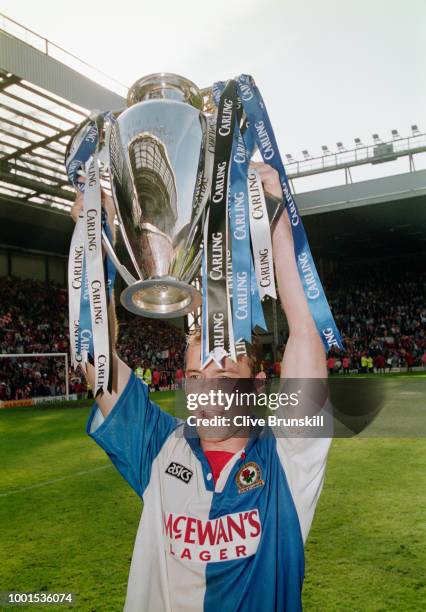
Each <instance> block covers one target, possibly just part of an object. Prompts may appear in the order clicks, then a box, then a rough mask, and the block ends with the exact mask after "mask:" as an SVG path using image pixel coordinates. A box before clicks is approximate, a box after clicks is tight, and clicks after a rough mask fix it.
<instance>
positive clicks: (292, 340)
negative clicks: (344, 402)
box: [253, 163, 327, 378]
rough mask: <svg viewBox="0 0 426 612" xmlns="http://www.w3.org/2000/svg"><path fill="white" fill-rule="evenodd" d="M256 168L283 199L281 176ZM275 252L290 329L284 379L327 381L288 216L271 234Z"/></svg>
mask: <svg viewBox="0 0 426 612" xmlns="http://www.w3.org/2000/svg"><path fill="white" fill-rule="evenodd" d="M253 165H254V166H255V168H256V170H257V172H258V173H259V176H260V178H261V180H262V184H263V188H264V190H265V192H266V194H268V193H269V194H271V195H272V196H274V197H277V198H280V199H282V197H283V193H282V189H281V184H280V180H279V176H278V172H277V171H276V170H274V168H272V167H271V166H268V165H267V164H261V163H255V164H253ZM272 249H273V255H274V264H275V275H276V281H277V285H278V293H279V296H280V299H281V304H282V306H283V310H284V313H285V316H286V318H287V322H288V326H289V339H288V342H287V346H286V349H285V352H284V357H283V361H282V364H281V377H282V378H327V368H326V360H325V353H324V349H323V346H322V342H321V338H320V337H319V334H318V332H317V329H316V327H315V323H314V321H313V319H312V316H311V313H310V310H309V307H308V303H307V301H306V297H305V294H304V292H303V287H302V283H301V281H300V278H299V273H298V270H297V264H296V257H295V253H294V244H293V236H292V233H291V227H290V220H289V218H288V215H287V213H284V214H281V215H280V217H279V219H278V220H277V221H276V224H275V226H274V229H273V233H272Z"/></svg>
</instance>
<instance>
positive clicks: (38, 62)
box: [0, 15, 426, 258]
mask: <svg viewBox="0 0 426 612" xmlns="http://www.w3.org/2000/svg"><path fill="white" fill-rule="evenodd" d="M0 17H2V16H1V15H0ZM8 21H10V20H8ZM2 25H3V29H2V28H1V27H0V57H1V63H0V121H1V125H0V221H1V222H0V244H2V245H10V246H12V247H17V248H23V249H30V250H39V251H45V252H51V253H58V254H59V253H61V254H63V255H66V253H67V250H68V248H69V239H70V235H71V232H72V226H73V224H72V222H71V220H70V217H69V214H68V211H69V207H70V205H71V203H72V201H73V199H74V193H73V189H72V188H71V187H70V186H69V184H68V181H67V177H66V174H65V168H64V153H65V148H66V144H67V142H68V139H69V137H70V134H71V133H72V132H73V130H74V129H75V128H76V126H77V125H78V124H79V123H81V122H82V121H83V120H84V119H85V118H86V117H87V116H88V114H89V109H93V108H101V109H107V108H108V109H113V110H115V109H118V108H123V106H124V105H125V100H124V97H123V95H125V86H123V85H122V84H117V83H115V84H114V83H111V82H105V80H104V79H105V75H101V77H102V78H101V79H99V78H97V77H96V75H95V74H94V73H93V70H94V69H93V67H91V66H88V65H87V64H85V63H84V62H81V61H80V60H78V58H75V57H74V56H67V57H65V55H66V52H65V51H64V50H63V49H60V48H58V47H56V46H55V45H52V43H51V42H50V41H47V40H46V39H43V38H41V37H38V36H37V35H35V34H34V33H29V31H28V30H26V29H25V28H23V27H22V26H19V24H16V23H15V22H12V25H13V26H14V28H16V27H19V28H21V29H23V30H24V32H25V36H22V35H21V34H19V32H16V31H15V30H13V32H12V33H11V32H10V31H6V30H5V21H4V16H3V21H2ZM29 34H31V36H29ZM24 41H25V42H24ZM34 41H35V42H34ZM70 60H72V62H71V61H70ZM77 60H78V62H79V63H78V64H77V65H76V63H75V61H77ZM64 61H65V62H66V63H63V62H64ZM98 76H99V75H98ZM203 93H204V95H206V96H207V94H208V91H207V90H203ZM414 128H416V130H414ZM412 130H413V134H412V136H411V137H410V138H401V137H400V136H399V134H398V133H395V134H394V133H393V132H396V130H393V132H392V138H393V140H392V142H385V143H381V142H379V143H377V142H376V143H375V144H374V145H372V146H364V145H363V144H362V143H361V144H359V143H358V144H357V145H356V147H355V149H352V150H346V149H344V148H343V149H342V146H339V145H342V143H337V151H336V152H331V151H330V150H329V149H328V147H325V146H324V147H323V155H322V156H321V157H311V156H310V155H309V154H308V152H306V153H307V155H305V159H303V160H301V161H297V160H295V159H293V158H291V156H290V155H287V156H286V157H287V169H288V171H289V177H301V178H298V179H297V180H302V181H303V180H304V178H303V177H309V176H311V175H313V174H317V173H323V172H324V171H327V170H337V169H340V170H338V171H340V172H342V171H343V170H345V173H346V183H347V186H346V187H347V190H348V194H346V193H345V194H343V191H344V190H345V189H346V187H342V190H343V191H342V194H343V195H342V196H340V195H339V197H338V198H337V200H342V201H344V204H343V205H344V206H346V204H345V202H346V201H347V200H348V201H349V199H351V200H352V205H354V206H355V207H354V208H350V209H349V208H348V209H347V210H339V207H340V204H339V202H337V203H338V204H339V206H335V205H334V204H335V200H336V198H334V199H331V200H330V206H327V207H325V208H324V207H323V208H322V209H321V210H320V207H319V206H316V207H315V206H313V208H312V211H311V212H312V213H313V214H312V215H310V216H306V217H305V218H304V219H305V220H304V222H305V225H306V227H307V231H308V235H309V238H310V242H311V244H312V247H313V250H314V251H316V253H317V254H319V255H323V256H324V257H327V256H328V257H336V258H339V257H349V258H352V257H353V255H354V254H356V255H359V256H362V254H363V253H366V252H367V251H368V252H369V255H370V256H371V254H372V251H374V250H375V249H376V250H379V251H380V252H381V253H382V254H383V255H386V254H395V253H396V252H401V253H404V252H405V253H410V252H416V251H419V250H422V251H425V248H426V222H425V216H426V215H425V213H424V211H425V203H426V201H425V199H426V179H425V176H426V171H425V170H420V171H416V172H414V170H415V168H414V162H413V155H414V154H420V155H425V154H426V153H425V152H426V142H425V134H423V133H421V132H420V130H419V129H418V128H417V126H412ZM376 136H377V135H376ZM356 140H359V139H356ZM399 156H405V157H406V159H408V158H409V161H410V171H411V176H408V175H406V179H404V180H405V181H406V182H408V184H409V185H411V186H409V188H407V190H406V191H398V189H400V188H401V185H402V182H401V180H402V177H401V176H400V177H394V178H393V181H397V183H398V185H399V187H398V189H397V191H396V193H397V195H396V196H395V194H393V197H395V198H398V200H397V201H390V198H389V197H387V196H388V195H389V194H388V193H387V191H386V189H385V190H383V191H382V192H381V193H382V196H381V197H380V198H376V201H375V202H371V203H372V204H374V205H372V206H359V208H358V205H360V204H361V200H362V199H364V200H365V198H360V202H357V199H356V198H355V199H354V196H356V195H358V196H361V195H362V190H363V189H367V190H370V191H371V189H372V185H373V183H374V182H373V181H366V182H364V184H363V185H362V184H360V183H358V184H357V185H355V184H354V185H350V184H349V185H348V183H351V181H352V179H351V176H350V167H352V166H356V165H360V164H380V163H381V162H385V161H388V160H389V159H394V158H396V157H399ZM289 158H290V159H289ZM376 167H377V166H376ZM404 172H405V170H404ZM416 177H417V183H421V185H417V184H415V183H416V181H414V179H415V178H416ZM408 179H409V180H408ZM389 182H391V179H390V178H389ZM339 189H340V188H337V190H339ZM326 191H327V190H323V197H324V198H328V197H329V194H328V193H325V192H326ZM392 191H393V192H395V189H392ZM339 194H340V192H339ZM320 197H321V194H320V192H311V194H309V193H301V194H300V196H298V198H297V201H298V203H299V206H300V204H301V203H302V206H301V209H302V211H303V208H304V205H305V207H309V206H311V204H312V203H313V204H318V202H319V200H320ZM317 198H318V201H314V202H311V200H312V199H314V200H315V199H317ZM381 202H382V203H381ZM365 203H366V202H365ZM313 209H315V211H314V210H313ZM316 209H318V210H316ZM326 211H327V212H326ZM305 212H307V211H305ZM319 212H321V214H320V215H319V214H317V213H319ZM319 219H321V221H319Z"/></svg>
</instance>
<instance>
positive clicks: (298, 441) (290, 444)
mask: <svg viewBox="0 0 426 612" xmlns="http://www.w3.org/2000/svg"><path fill="white" fill-rule="evenodd" d="M330 444H331V438H290V437H289V438H283V437H280V438H277V452H278V456H279V459H280V462H281V465H282V467H283V469H284V472H285V475H286V478H287V483H288V485H289V487H290V492H291V495H292V498H293V501H294V505H295V507H296V511H297V515H298V517H299V523H300V529H301V532H302V537H303V542H306V539H307V537H308V534H309V530H310V528H311V524H312V520H313V518H314V513H315V508H316V505H317V502H318V499H319V496H320V493H321V490H322V487H323V484H324V476H325V467H326V463H327V455H328V451H329V448H330Z"/></svg>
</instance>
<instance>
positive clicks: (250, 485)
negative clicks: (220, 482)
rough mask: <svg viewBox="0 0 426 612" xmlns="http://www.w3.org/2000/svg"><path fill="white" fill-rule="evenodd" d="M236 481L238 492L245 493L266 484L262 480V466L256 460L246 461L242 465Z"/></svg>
mask: <svg viewBox="0 0 426 612" xmlns="http://www.w3.org/2000/svg"><path fill="white" fill-rule="evenodd" d="M235 482H236V483H237V487H238V493H245V492H246V491H251V490H252V489H255V488H256V487H261V486H263V485H264V484H265V483H264V481H263V480H262V472H261V471H260V467H259V466H258V465H257V463H255V462H254V461H250V462H249V463H245V464H244V465H243V466H242V468H241V469H240V470H239V472H238V474H237V476H236V478H235Z"/></svg>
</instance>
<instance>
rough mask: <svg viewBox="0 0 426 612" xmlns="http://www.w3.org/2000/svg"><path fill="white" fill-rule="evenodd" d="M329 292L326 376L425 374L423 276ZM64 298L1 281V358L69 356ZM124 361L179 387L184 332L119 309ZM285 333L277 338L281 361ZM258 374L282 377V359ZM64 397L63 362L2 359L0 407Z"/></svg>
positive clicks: (333, 287)
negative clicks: (333, 342) (337, 336)
mask: <svg viewBox="0 0 426 612" xmlns="http://www.w3.org/2000/svg"><path fill="white" fill-rule="evenodd" d="M326 293H327V296H328V299H329V302H330V305H331V308H332V310H333V313H334V316H335V319H336V323H337V326H338V328H339V329H340V330H341V332H342V335H343V338H344V342H345V347H346V350H345V352H340V351H335V350H333V351H330V353H329V354H328V356H327V363H328V368H329V372H330V374H335V373H338V372H341V373H343V374H346V373H349V372H352V371H358V372H379V373H380V372H383V373H384V372H385V371H390V370H391V369H392V368H395V367H399V368H407V370H410V369H412V368H413V367H415V366H421V365H423V367H426V334H425V332H426V275H425V274H422V275H417V277H416V278H414V277H413V278H408V276H407V275H406V274H405V275H401V276H400V277H399V278H396V279H395V277H394V276H392V275H388V276H386V275H383V274H382V275H381V276H380V278H378V277H376V276H375V275H374V274H373V273H372V272H371V271H368V274H362V275H360V277H359V278H356V277H353V276H351V277H350V278H349V277H347V276H345V275H340V276H336V277H335V278H332V279H329V282H328V283H327V286H326ZM67 316H68V306H67V291H66V289H63V288H61V287H59V286H57V285H54V284H52V283H43V282H40V281H36V280H21V279H17V278H10V277H2V278H0V354H24V353H42V352H46V353H55V352H58V353H66V352H67V351H68V350H69V344H68V330H67ZM118 317H119V320H120V333H119V341H118V345H117V351H118V353H119V354H120V356H121V358H122V359H123V360H124V361H125V362H126V363H128V365H129V366H130V367H131V368H132V369H133V370H134V371H135V372H136V375H137V376H139V377H141V378H143V379H144V380H145V381H146V382H147V383H148V384H150V385H151V386H152V387H153V388H154V389H157V390H161V389H170V388H175V386H180V385H181V382H182V378H183V353H184V345H185V338H184V335H183V333H182V332H181V331H180V330H178V329H177V328H175V327H174V326H172V325H169V324H167V323H166V322H164V321H158V320H155V319H144V318H140V317H137V316H134V315H131V314H130V313H128V312H127V311H124V310H123V309H122V308H121V307H119V309H118ZM285 341H286V334H285V331H284V330H283V331H282V332H281V334H280V346H279V348H278V351H277V353H278V354H280V355H282V352H283V350H284V348H285ZM262 367H263V369H264V370H265V371H266V372H268V373H269V374H270V375H271V376H274V375H279V360H277V361H276V362H275V363H273V362H272V361H269V360H268V361H267V360H265V361H264V363H263V364H262ZM69 390H70V393H77V394H84V393H85V392H86V391H87V388H86V383H85V380H84V376H83V375H82V373H81V372H78V371H77V372H74V371H71V370H70V389H69ZM64 393H65V362H64V359H63V358H58V359H53V358H43V357H37V358H34V357H14V358H7V359H3V358H2V359H0V400H7V399H24V398H27V397H36V396H56V395H63V394H64Z"/></svg>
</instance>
